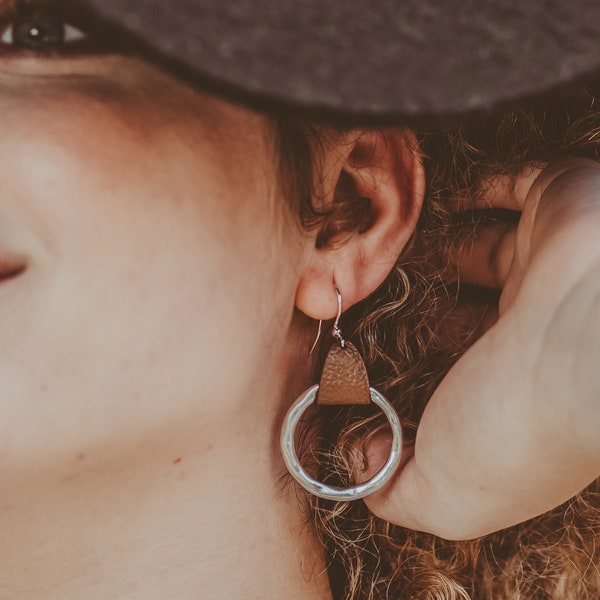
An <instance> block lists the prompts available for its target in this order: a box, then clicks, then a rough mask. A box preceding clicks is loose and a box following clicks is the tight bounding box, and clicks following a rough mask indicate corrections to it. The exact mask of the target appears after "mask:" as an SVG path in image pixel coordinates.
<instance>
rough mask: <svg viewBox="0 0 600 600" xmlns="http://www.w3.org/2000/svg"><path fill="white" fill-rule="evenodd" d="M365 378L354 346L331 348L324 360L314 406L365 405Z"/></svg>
mask: <svg viewBox="0 0 600 600" xmlns="http://www.w3.org/2000/svg"><path fill="white" fill-rule="evenodd" d="M370 402H371V395H370V392H369V377H368V375H367V369H366V367H365V363H364V362H363V359H362V357H361V355H360V353H359V351H358V350H357V349H356V346H354V344H351V343H350V342H344V347H343V348H342V347H341V346H340V345H339V344H334V345H333V346H332V347H331V349H330V350H329V352H328V353H327V357H326V358H325V364H324V366H323V373H322V374H321V381H320V383H319V393H318V395H317V404H327V405H332V404H333V405H343V404H369V403H370Z"/></svg>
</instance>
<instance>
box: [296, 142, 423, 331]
mask: <svg viewBox="0 0 600 600" xmlns="http://www.w3.org/2000/svg"><path fill="white" fill-rule="evenodd" d="M322 166H323V172H324V173H327V174H328V179H329V181H330V182H331V179H330V178H332V177H333V178H334V180H335V185H334V187H333V189H330V190H329V192H328V190H327V189H323V190H321V194H320V196H321V197H322V199H323V202H324V204H325V211H326V212H325V217H324V221H323V224H322V227H321V229H320V230H319V232H318V233H317V236H316V239H315V248H314V251H313V256H312V261H311V264H310V267H309V268H308V269H307V271H306V272H305V273H304V274H303V277H302V279H301V281H300V285H299V287H298V291H297V296H296V305H297V307H298V308H299V309H300V310H301V311H302V312H304V313H305V314H307V315H308V316H310V317H312V318H315V319H330V318H333V317H334V316H335V314H336V310H337V298H336V295H335V292H334V286H337V287H338V288H339V289H340V291H341V293H342V296H343V301H344V309H346V308H348V307H349V306H351V305H352V304H355V303H356V302H359V301H360V300H362V299H363V298H365V297H366V296H368V295H369V294H370V293H371V292H372V291H374V290H375V289H376V288H377V287H378V286H379V285H380V284H381V283H382V282H383V281H384V279H385V278H386V277H387V275H388V274H389V272H390V271H391V269H392V268H393V266H394V264H395V262H396V260H397V258H398V256H399V255H400V252H401V251H402V249H403V248H404V246H405V245H406V243H407V242H408V240H409V239H410V237H411V236H412V234H413V232H414V230H415V227H416V224H417V220H418V218H419V214H420V211H421V206H422V202H423V196H424V192H425V175H424V170H423V166H422V164H421V161H420V159H419V156H418V152H417V143H416V140H415V139H414V136H413V135H412V134H411V133H410V132H406V131H402V130H381V131H366V132H359V133H357V132H356V131H354V132H351V133H350V134H348V136H345V137H344V139H343V140H340V141H338V142H337V143H336V144H334V147H332V148H329V149H328V150H327V151H326V155H325V156H324V157H323V161H322ZM330 187H331V183H330Z"/></svg>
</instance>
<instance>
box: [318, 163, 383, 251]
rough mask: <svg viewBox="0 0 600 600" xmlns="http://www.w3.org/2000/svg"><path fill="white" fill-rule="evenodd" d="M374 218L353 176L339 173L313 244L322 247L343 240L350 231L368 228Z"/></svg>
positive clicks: (363, 230) (370, 204) (359, 231)
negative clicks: (330, 201)
mask: <svg viewBox="0 0 600 600" xmlns="http://www.w3.org/2000/svg"><path fill="white" fill-rule="evenodd" d="M374 220H375V214H374V211H373V203H372V201H371V199H370V198H367V197H365V196H361V195H360V194H359V193H358V190H356V186H355V183H354V180H353V178H352V177H351V176H350V175H348V173H346V172H345V171H342V173H341V174H340V177H339V180H338V182H337V185H336V189H335V192H334V196H333V202H332V204H331V206H330V208H329V209H328V211H327V213H326V214H325V218H324V220H323V224H322V226H321V229H320V230H319V232H318V234H317V237H316V241H315V244H316V247H317V248H324V247H326V246H334V245H335V244H336V243H340V244H341V243H343V242H344V241H346V239H347V238H348V237H350V236H352V235H353V234H357V233H358V234H361V233H365V231H368V230H369V228H370V227H371V226H372V224H373V222H374Z"/></svg>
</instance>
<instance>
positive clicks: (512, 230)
mask: <svg viewBox="0 0 600 600" xmlns="http://www.w3.org/2000/svg"><path fill="white" fill-rule="evenodd" d="M516 236H517V227H516V224H515V223H506V222H496V223H492V224H488V225H485V226H479V227H475V229H474V230H473V232H472V233H471V235H469V236H468V237H467V238H466V240H465V241H464V242H463V244H462V245H461V247H460V249H459V252H458V265H457V277H458V280H459V281H460V282H462V283H467V284H470V285H477V286H482V287H487V288H492V289H498V290H501V289H502V288H503V287H504V285H505V284H506V280H507V278H508V275H509V273H510V268H511V265H512V262H513V258H514V253H515V243H516Z"/></svg>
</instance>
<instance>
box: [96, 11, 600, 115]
mask: <svg viewBox="0 0 600 600" xmlns="http://www.w3.org/2000/svg"><path fill="white" fill-rule="evenodd" d="M88 4H89V5H90V6H91V7H92V8H93V10H94V11H95V12H97V13H98V14H99V15H101V16H102V18H104V19H106V20H107V22H109V23H112V24H114V25H115V26H117V27H119V28H121V29H124V30H126V31H127V32H129V33H131V34H132V35H133V36H135V37H136V38H137V39H138V40H140V41H141V42H142V43H143V44H145V45H146V46H147V47H148V48H150V49H152V50H154V51H156V52H157V53H160V55H162V56H164V57H165V59H166V60H168V61H170V63H171V64H172V65H173V66H174V67H175V68H180V69H181V70H182V71H184V72H186V73H187V74H188V75H191V76H192V77H194V76H197V77H198V80H199V81H205V82H208V83H209V84H212V85H213V86H217V87H220V88H222V89H223V90H226V91H228V92H229V93H239V94H241V95H242V96H245V97H247V98H255V99H262V100H267V101H269V102H272V103H275V104H278V105H281V106H287V107H292V108H300V109H305V110H311V111H313V112H314V111H317V112H322V113H325V114H334V115H338V116H339V117H342V118H357V119H361V118H362V119H377V120H386V119H387V120H390V121H398V120H411V119H415V118H422V117H439V116H453V115H460V114H464V113H468V112H471V111H476V110H482V109H489V108H493V107H494V106H496V105H498V104H500V103H504V102H507V101H511V100H514V99H517V98H524V97H528V96H532V95H536V94H539V93H541V92H544V91H547V90H550V89H553V88H555V87H556V86H559V85H561V84H565V83H568V82H572V81H574V80H577V79H581V78H584V77H588V78H591V77H595V76H597V75H598V74H599V73H600V35H599V32H598V23H600V2H598V0H571V2H568V3H567V2H564V1H560V2H558V1H555V0H546V1H542V2H523V1H522V0H518V1H516V0H505V1H504V2H502V1H499V0H444V1H440V0H418V1H415V0H404V1H400V0H371V2H368V3H367V2H364V0H360V1H358V0H334V1H332V0H295V1H294V2H291V1H289V0H236V1H235V2H226V1H223V0H200V1H199V0H171V1H170V2H165V0H144V1H143V2H142V1H140V0H88Z"/></svg>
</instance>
